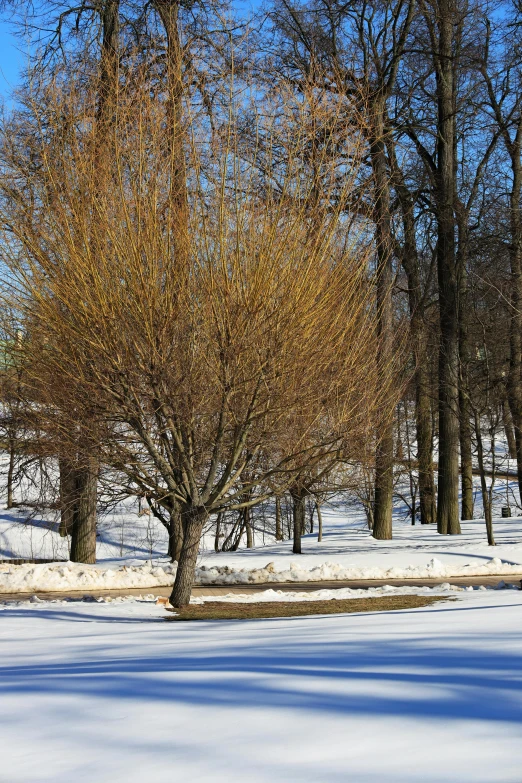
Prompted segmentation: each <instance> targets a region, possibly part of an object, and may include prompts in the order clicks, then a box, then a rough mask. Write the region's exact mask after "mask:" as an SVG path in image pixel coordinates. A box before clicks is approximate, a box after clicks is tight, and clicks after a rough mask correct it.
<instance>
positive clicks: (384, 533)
mask: <svg viewBox="0 0 522 783" xmlns="http://www.w3.org/2000/svg"><path fill="white" fill-rule="evenodd" d="M385 111H386V101H385V99H384V97H379V98H377V99H375V100H374V101H373V102H372V105H371V112H372V129H371V134H370V157H371V165H372V174H373V182H374V207H373V212H374V223H375V238H376V245H377V318H378V321H377V331H378V340H379V348H378V350H379V361H380V364H381V367H382V370H383V372H391V366H392V354H393V307H392V285H393V266H392V263H393V259H392V234H391V217H390V178H389V172H388V166H387V155H386V138H385V122H384V119H385ZM393 425H394V422H393V417H392V416H388V417H387V418H386V419H385V421H384V422H383V424H382V428H381V431H380V433H379V439H378V443H377V451H376V455H375V498H374V511H373V531H372V535H373V537H374V538H378V539H381V540H386V539H390V538H392V510H393V461H394V458H393Z"/></svg>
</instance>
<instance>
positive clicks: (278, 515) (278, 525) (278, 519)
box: [275, 496, 283, 541]
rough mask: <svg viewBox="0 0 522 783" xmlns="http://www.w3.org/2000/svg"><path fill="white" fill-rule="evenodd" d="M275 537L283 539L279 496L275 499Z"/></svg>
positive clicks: (279, 539)
mask: <svg viewBox="0 0 522 783" xmlns="http://www.w3.org/2000/svg"><path fill="white" fill-rule="evenodd" d="M275 538H276V541H282V540H283V530H282V528H281V498H280V497H279V496H277V497H276V499H275Z"/></svg>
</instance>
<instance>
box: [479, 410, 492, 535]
mask: <svg viewBox="0 0 522 783" xmlns="http://www.w3.org/2000/svg"><path fill="white" fill-rule="evenodd" d="M475 436H476V438H477V459H478V466H479V473H480V488H481V490H482V505H483V508H484V519H485V521H486V534H487V537H488V544H489V545H490V546H495V537H494V535H493V516H492V509H491V500H490V496H489V492H488V485H487V481H486V469H485V466H484V447H483V444H482V431H481V429H480V417H479V416H478V414H477V413H476V412H475ZM491 480H492V481H493V482H494V481H495V476H494V475H493V477H492V479H491Z"/></svg>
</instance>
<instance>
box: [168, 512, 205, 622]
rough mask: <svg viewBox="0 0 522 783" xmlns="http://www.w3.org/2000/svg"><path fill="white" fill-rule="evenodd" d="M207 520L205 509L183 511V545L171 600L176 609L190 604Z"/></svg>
mask: <svg viewBox="0 0 522 783" xmlns="http://www.w3.org/2000/svg"><path fill="white" fill-rule="evenodd" d="M206 518H207V512H206V510H205V509H204V508H198V507H193V506H189V507H186V508H183V509H182V511H181V519H182V524H183V545H182V547H181V554H180V558H179V560H178V569H177V571H176V579H175V580H174V587H173V588H172V593H171V595H170V599H169V600H170V603H171V604H172V606H174V607H176V608H182V607H183V606H187V605H188V604H189V602H190V596H191V594H192V585H193V584H194V576H195V573H196V562H197V558H198V551H199V543H200V541H201V536H202V533H203V526H204V524H205V520H206Z"/></svg>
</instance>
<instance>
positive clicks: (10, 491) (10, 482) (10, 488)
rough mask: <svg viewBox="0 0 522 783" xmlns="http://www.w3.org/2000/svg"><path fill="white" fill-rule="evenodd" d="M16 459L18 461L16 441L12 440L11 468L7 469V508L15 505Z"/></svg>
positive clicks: (10, 443) (10, 449) (10, 452)
mask: <svg viewBox="0 0 522 783" xmlns="http://www.w3.org/2000/svg"><path fill="white" fill-rule="evenodd" d="M15 459H16V447H15V443H14V440H13V439H12V438H10V439H9V466H8V468H7V508H13V505H14V491H13V482H14V470H15Z"/></svg>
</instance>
